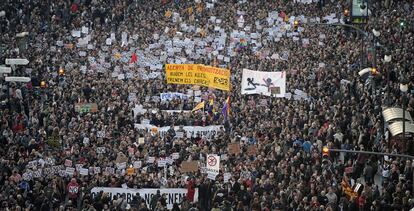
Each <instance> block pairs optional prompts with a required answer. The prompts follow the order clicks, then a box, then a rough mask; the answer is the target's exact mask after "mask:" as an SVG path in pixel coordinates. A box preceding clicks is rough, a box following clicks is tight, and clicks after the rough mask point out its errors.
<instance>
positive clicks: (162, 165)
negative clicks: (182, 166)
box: [157, 158, 167, 168]
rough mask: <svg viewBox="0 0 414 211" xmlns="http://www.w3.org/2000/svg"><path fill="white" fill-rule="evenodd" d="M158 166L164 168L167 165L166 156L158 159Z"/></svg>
mask: <svg viewBox="0 0 414 211" xmlns="http://www.w3.org/2000/svg"><path fill="white" fill-rule="evenodd" d="M157 164H158V167H159V168H163V167H165V166H166V165H167V160H166V159H165V158H160V159H158V161H157Z"/></svg>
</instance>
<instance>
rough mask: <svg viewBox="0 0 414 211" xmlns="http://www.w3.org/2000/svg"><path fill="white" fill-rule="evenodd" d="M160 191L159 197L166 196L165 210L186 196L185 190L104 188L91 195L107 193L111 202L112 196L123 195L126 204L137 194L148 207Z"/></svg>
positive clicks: (92, 192)
mask: <svg viewBox="0 0 414 211" xmlns="http://www.w3.org/2000/svg"><path fill="white" fill-rule="evenodd" d="M158 190H159V191H160V193H161V195H163V194H166V196H167V200H166V201H167V208H168V209H172V207H173V204H174V203H177V204H179V203H181V202H182V201H183V199H184V198H185V197H186V195H187V189H185V188H161V189H156V188H154V189H132V188H128V189H127V188H105V187H95V188H92V190H91V194H92V198H95V197H96V196H97V195H98V193H99V192H101V191H103V192H104V193H108V194H109V197H110V199H111V200H112V199H113V197H114V196H117V197H121V196H122V195H123V194H125V196H126V197H125V199H126V201H127V203H130V202H131V201H132V198H133V196H135V195H137V194H139V195H140V196H141V197H142V198H143V199H144V200H145V202H146V204H147V206H148V207H149V205H150V202H151V199H152V197H153V196H154V195H156V194H157V191H158ZM197 200H198V189H196V194H195V196H194V201H197Z"/></svg>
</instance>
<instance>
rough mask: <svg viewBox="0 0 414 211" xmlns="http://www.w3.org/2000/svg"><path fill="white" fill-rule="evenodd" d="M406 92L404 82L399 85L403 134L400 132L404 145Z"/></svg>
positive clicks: (406, 88) (406, 87)
mask: <svg viewBox="0 0 414 211" xmlns="http://www.w3.org/2000/svg"><path fill="white" fill-rule="evenodd" d="M407 90H408V85H407V83H406V82H405V81H402V82H401V83H400V91H401V92H402V109H403V128H402V130H403V132H402V135H403V136H402V139H403V143H404V144H405V93H406V92H407Z"/></svg>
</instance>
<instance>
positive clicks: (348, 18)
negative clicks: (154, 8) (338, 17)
mask: <svg viewBox="0 0 414 211" xmlns="http://www.w3.org/2000/svg"><path fill="white" fill-rule="evenodd" d="M349 14H350V13H349V10H348V9H345V10H344V19H343V21H344V23H345V24H349V23H351V18H350V17H349Z"/></svg>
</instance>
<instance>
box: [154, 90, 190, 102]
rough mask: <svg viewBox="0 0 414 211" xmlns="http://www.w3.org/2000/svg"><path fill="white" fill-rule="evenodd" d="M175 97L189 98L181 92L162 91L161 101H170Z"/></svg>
mask: <svg viewBox="0 0 414 211" xmlns="http://www.w3.org/2000/svg"><path fill="white" fill-rule="evenodd" d="M175 98H178V99H181V100H186V99H188V97H187V95H185V94H182V93H179V92H172V93H160V99H161V101H169V100H173V99H175Z"/></svg>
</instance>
